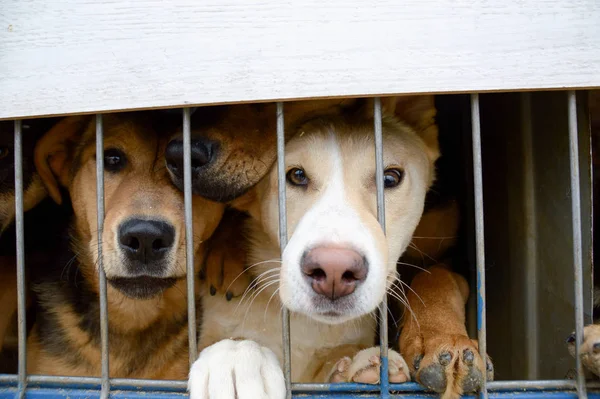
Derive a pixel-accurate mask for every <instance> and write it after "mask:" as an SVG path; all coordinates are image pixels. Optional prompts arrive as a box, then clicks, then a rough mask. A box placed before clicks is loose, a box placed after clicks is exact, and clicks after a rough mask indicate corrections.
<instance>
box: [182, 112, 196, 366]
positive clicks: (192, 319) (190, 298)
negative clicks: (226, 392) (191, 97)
mask: <svg viewBox="0 0 600 399" xmlns="http://www.w3.org/2000/svg"><path fill="white" fill-rule="evenodd" d="M190 116H191V113H190V109H189V108H184V109H183V193H184V201H185V249H186V257H185V262H186V266H187V304H188V343H189V352H188V353H189V358H190V367H191V366H192V363H194V362H195V361H196V357H197V356H198V342H197V335H196V290H195V288H194V283H195V273H194V226H193V225H192V144H191V134H192V133H191V120H190Z"/></svg>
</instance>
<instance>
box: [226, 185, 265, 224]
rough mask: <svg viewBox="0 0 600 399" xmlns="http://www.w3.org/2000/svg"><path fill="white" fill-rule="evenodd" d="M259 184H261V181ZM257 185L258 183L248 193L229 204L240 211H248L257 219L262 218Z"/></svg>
mask: <svg viewBox="0 0 600 399" xmlns="http://www.w3.org/2000/svg"><path fill="white" fill-rule="evenodd" d="M258 184H260V182H259V183H258ZM256 186H257V185H255V186H254V187H252V188H251V189H250V190H248V192H246V194H243V195H241V196H239V197H238V198H236V199H234V200H233V201H231V202H229V204H228V205H229V206H230V207H232V208H233V209H237V210H238V211H242V212H248V213H249V214H250V215H251V216H253V217H254V218H256V219H257V220H260V219H259V216H260V209H259V208H260V206H259V203H258V192H257V187H256Z"/></svg>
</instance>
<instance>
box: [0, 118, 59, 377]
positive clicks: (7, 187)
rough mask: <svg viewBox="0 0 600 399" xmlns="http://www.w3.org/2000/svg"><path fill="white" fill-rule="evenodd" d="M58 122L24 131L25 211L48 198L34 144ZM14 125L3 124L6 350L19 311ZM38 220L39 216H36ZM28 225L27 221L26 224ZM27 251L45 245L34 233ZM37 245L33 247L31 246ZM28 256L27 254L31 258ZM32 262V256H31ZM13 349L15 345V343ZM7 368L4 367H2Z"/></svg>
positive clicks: (1, 247)
mask: <svg viewBox="0 0 600 399" xmlns="http://www.w3.org/2000/svg"><path fill="white" fill-rule="evenodd" d="M54 123H56V119H53V118H48V119H35V120H25V121H22V123H21V129H22V141H21V144H22V148H21V154H22V160H23V163H22V165H23V167H22V170H23V210H24V211H25V212H27V211H29V210H31V209H33V208H34V207H36V206H37V205H38V204H40V203H41V202H42V201H43V200H44V198H45V197H46V190H45V189H44V185H43V184H42V181H41V179H40V178H39V176H38V175H37V173H35V168H34V167H33V154H34V148H35V143H36V142H37V140H38V139H39V138H40V137H41V135H42V134H44V133H45V132H46V131H47V130H49V129H50V127H51V126H52V125H53V124H54ZM14 137H15V136H14V122H12V121H0V236H2V240H1V241H0V276H1V278H0V308H1V309H2V311H1V312H0V349H3V348H4V343H5V338H6V337H7V334H10V332H11V329H12V328H11V327H12V326H11V324H14V321H15V314H16V311H17V274H16V259H15V245H16V243H15V235H14V231H13V230H14V226H12V224H13V222H14V219H15V160H14V150H15V148H14ZM36 216H37V217H38V218H39V215H36ZM25 222H26V223H27V222H28V220H26V221H25ZM26 239H27V242H26V248H27V249H28V250H29V254H30V253H31V250H30V248H31V247H32V246H35V244H39V243H40V242H43V240H39V234H36V233H35V232H33V233H31V234H29V235H28V236H27V237H26ZM28 244H34V245H28ZM29 254H28V255H29ZM28 258H29V259H28V260H30V261H32V259H31V256H29V257H28ZM12 346H15V345H14V343H13V345H11V347H12ZM3 368H4V367H3Z"/></svg>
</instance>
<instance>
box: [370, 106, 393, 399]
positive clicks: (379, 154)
mask: <svg viewBox="0 0 600 399" xmlns="http://www.w3.org/2000/svg"><path fill="white" fill-rule="evenodd" d="M373 124H374V126H373V127H374V129H375V186H376V188H377V220H378V221H379V224H380V225H381V228H382V229H383V232H384V234H385V232H386V229H385V194H384V191H383V126H382V122H381V98H379V97H378V98H375V99H374V101H373ZM387 308H388V304H387V295H384V296H383V301H382V302H381V304H380V305H379V314H380V315H381V316H380V319H381V320H380V324H379V345H380V349H381V353H380V357H381V369H380V380H379V381H380V389H381V397H382V398H388V397H389V396H390V382H389V375H388V319H387V313H388V312H387Z"/></svg>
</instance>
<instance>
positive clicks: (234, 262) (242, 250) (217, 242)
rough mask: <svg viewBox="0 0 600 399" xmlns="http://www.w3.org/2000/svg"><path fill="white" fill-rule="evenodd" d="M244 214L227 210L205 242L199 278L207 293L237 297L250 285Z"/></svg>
mask: <svg viewBox="0 0 600 399" xmlns="http://www.w3.org/2000/svg"><path fill="white" fill-rule="evenodd" d="M245 218H246V215H245V214H243V213H241V212H237V211H233V210H227V211H226V212H225V215H224V216H223V219H222V220H221V223H220V224H219V227H217V230H216V231H215V232H214V233H213V235H212V237H211V238H209V239H208V240H207V241H206V242H205V243H204V248H205V253H204V258H203V262H202V268H201V270H200V279H201V280H203V281H204V282H205V284H206V287H207V289H208V292H209V293H210V295H213V296H214V295H217V294H218V295H225V297H226V298H227V300H231V298H233V297H237V296H240V295H242V294H243V293H244V291H245V290H246V288H247V287H248V285H249V284H250V278H249V275H248V273H245V272H244V271H245V267H246V243H245V238H244V237H243V235H242V234H241V225H242V224H243V221H244V219H245Z"/></svg>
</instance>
